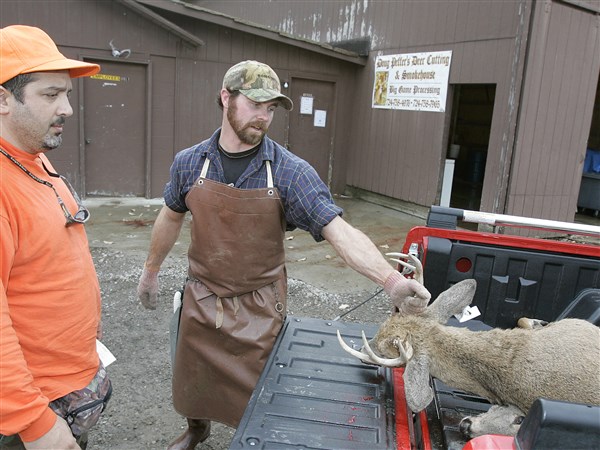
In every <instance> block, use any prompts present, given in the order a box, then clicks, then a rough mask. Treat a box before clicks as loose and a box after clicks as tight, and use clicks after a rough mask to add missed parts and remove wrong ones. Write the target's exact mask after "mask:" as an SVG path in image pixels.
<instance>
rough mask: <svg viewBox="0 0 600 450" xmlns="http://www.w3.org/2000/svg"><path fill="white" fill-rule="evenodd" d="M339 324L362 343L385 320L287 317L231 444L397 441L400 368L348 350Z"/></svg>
mask: <svg viewBox="0 0 600 450" xmlns="http://www.w3.org/2000/svg"><path fill="white" fill-rule="evenodd" d="M338 329H339V330H340V333H341V334H342V336H343V337H344V339H345V340H346V342H348V343H349V344H350V345H352V344H354V345H355V346H356V348H357V349H359V348H360V347H361V346H362V343H361V330H364V331H365V334H366V335H367V337H368V338H371V337H372V336H373V334H374V333H375V332H376V330H377V325H375V324H373V325H368V324H356V323H345V322H333V321H330V320H329V321H328V320H322V319H311V318H300V317H294V316H290V317H288V318H287V319H286V321H285V323H284V326H283V329H282V331H281V332H280V333H279V337H278V338H277V341H276V343H275V347H274V349H273V351H272V352H271V356H270V358H269V359H268V360H267V363H266V365H265V369H264V370H263V373H262V375H261V377H260V379H259V381H258V383H257V389H255V391H254V393H253V394H252V397H251V398H250V402H249V404H248V407H247V408H246V411H245V413H244V416H243V418H242V421H241V423H240V425H239V427H238V428H237V431H236V433H235V435H234V437H233V440H232V442H231V445H230V447H229V448H230V449H250V448H251V449H278V450H281V449H286V448H290V449H291V448H295V449H299V448H301V449H342V448H343V449H348V450H350V449H357V450H359V449H360V450H364V449H366V448H368V449H389V448H394V447H395V443H394V441H395V437H394V395H393V385H392V372H391V370H390V369H386V368H382V367H377V366H371V365H366V364H363V363H361V362H360V361H359V360H358V359H356V358H353V357H352V356H350V355H348V354H347V353H346V352H345V351H344V350H343V349H342V348H341V347H340V345H339V343H338V341H337V337H336V330H338Z"/></svg>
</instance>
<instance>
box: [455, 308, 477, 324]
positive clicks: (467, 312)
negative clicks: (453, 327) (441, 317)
mask: <svg viewBox="0 0 600 450" xmlns="http://www.w3.org/2000/svg"><path fill="white" fill-rule="evenodd" d="M480 315H481V312H480V311H479V308H478V307H477V306H466V307H465V309H463V310H462V312H461V313H460V314H454V317H456V318H457V319H458V321H459V322H460V323H462V322H466V321H467V320H471V319H474V318H475V317H477V316H480Z"/></svg>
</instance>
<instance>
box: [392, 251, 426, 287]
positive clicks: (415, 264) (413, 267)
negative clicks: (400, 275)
mask: <svg viewBox="0 0 600 450" xmlns="http://www.w3.org/2000/svg"><path fill="white" fill-rule="evenodd" d="M386 256H396V258H390V260H392V261H395V262H397V263H398V264H400V265H401V266H402V267H406V268H407V269H409V270H410V271H411V272H414V274H415V275H414V278H415V280H417V281H418V282H419V283H421V284H424V283H423V264H421V261H419V258H417V257H416V256H415V255H412V254H410V253H394V252H392V253H386ZM398 258H402V259H398ZM404 259H410V261H411V262H412V264H409V263H407V262H406V261H403V260H404Z"/></svg>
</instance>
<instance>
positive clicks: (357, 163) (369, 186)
mask: <svg viewBox="0 0 600 450" xmlns="http://www.w3.org/2000/svg"><path fill="white" fill-rule="evenodd" d="M528 5H529V2H528V1H506V2H452V1H448V2H413V1H397V2H370V3H368V4H366V3H364V2H362V1H341V2H329V1H326V0H323V1H295V2H284V1H269V2H266V1H246V2H216V1H202V4H201V6H203V7H206V8H209V9H215V10H218V11H221V12H224V13H226V14H231V15H234V16H238V17H244V18H245V19H247V20H249V21H254V22H257V23H262V24H269V26H271V27H272V28H274V29H279V30H281V31H285V32H289V33H293V34H296V35H299V36H301V37H304V38H307V39H316V40H319V41H321V42H328V41H343V40H348V39H357V38H361V37H366V38H368V39H369V41H370V48H371V53H370V58H369V63H368V64H367V66H366V67H365V68H364V69H362V70H359V71H358V73H357V78H356V83H355V86H356V88H355V92H353V93H352V95H351V101H350V107H349V108H348V110H349V111H351V112H352V113H351V116H349V117H348V121H347V122H346V123H344V124H343V126H342V127H341V128H339V129H344V130H349V133H350V139H349V146H348V148H347V149H346V150H345V153H344V155H343V156H344V161H345V162H346V164H347V167H348V170H347V176H346V182H347V184H349V185H351V186H354V187H358V188H361V189H364V190H368V191H372V192H376V193H378V194H382V195H386V196H390V197H393V198H397V199H401V200H405V201H408V202H412V203H417V204H420V205H426V206H427V205H431V204H434V203H436V202H437V201H438V200H439V186H441V176H442V172H443V161H444V158H445V153H446V146H447V143H446V139H447V136H446V134H445V131H446V130H445V127H446V124H447V120H446V117H445V116H446V114H444V113H431V112H413V111H391V110H373V109H372V108H371V96H372V87H373V72H374V68H373V67H374V59H375V57H376V56H377V55H378V54H395V53H410V52H421V51H434V50H452V51H453V55H452V66H451V71H450V83H451V84H462V83H478V84H481V83H488V84H495V85H496V86H497V89H496V104H495V105H494V120H493V123H492V130H491V134H490V141H489V145H488V152H489V153H488V159H487V165H486V183H485V184H484V189H483V193H482V203H481V204H482V206H481V208H482V210H487V211H493V212H503V211H501V210H499V208H500V207H503V201H501V200H499V199H498V197H499V192H498V188H499V187H504V188H505V186H503V182H504V178H506V176H505V171H506V170H507V169H506V168H505V162H504V161H505V160H506V155H507V153H508V152H509V146H510V145H511V144H512V136H507V130H510V129H511V127H512V123H514V120H515V119H514V115H513V110H514V108H515V106H514V102H515V97H514V96H511V95H510V92H511V86H513V84H514V83H516V82H517V81H518V80H515V76H514V65H515V64H517V65H518V63H519V61H517V62H513V58H514V54H515V53H516V52H517V50H518V49H519V47H520V45H521V44H520V41H519V40H518V39H517V38H518V37H519V33H523V31H524V30H523V25H522V22H523V21H526V20H527V19H528V13H529V12H528V9H527V7H528ZM513 93H514V92H513ZM516 97H517V99H516V100H518V91H517V92H516ZM449 112H450V111H448V112H447V114H449ZM338 135H339V133H338ZM504 183H505V182H504Z"/></svg>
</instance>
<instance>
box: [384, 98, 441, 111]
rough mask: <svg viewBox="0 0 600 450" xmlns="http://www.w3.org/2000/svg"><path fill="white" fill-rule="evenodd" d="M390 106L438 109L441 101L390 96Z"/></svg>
mask: <svg viewBox="0 0 600 450" xmlns="http://www.w3.org/2000/svg"><path fill="white" fill-rule="evenodd" d="M388 106H390V107H392V108H405V109H435V110H438V109H440V101H439V100H427V99H416V98H390V99H388Z"/></svg>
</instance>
